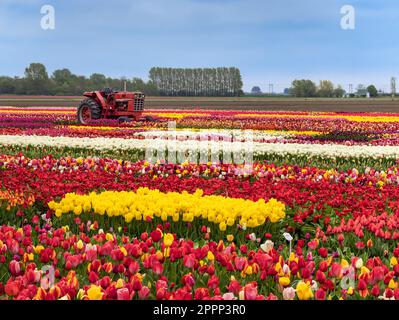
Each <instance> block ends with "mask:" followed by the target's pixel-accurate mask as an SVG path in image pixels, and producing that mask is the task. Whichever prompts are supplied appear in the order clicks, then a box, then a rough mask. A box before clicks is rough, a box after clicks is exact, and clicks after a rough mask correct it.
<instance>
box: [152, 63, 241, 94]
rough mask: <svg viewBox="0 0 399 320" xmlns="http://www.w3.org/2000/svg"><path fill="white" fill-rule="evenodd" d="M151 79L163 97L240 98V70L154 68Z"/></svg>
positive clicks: (232, 68)
mask: <svg viewBox="0 0 399 320" xmlns="http://www.w3.org/2000/svg"><path fill="white" fill-rule="evenodd" d="M149 79H150V81H151V82H152V83H154V84H155V85H156V86H157V88H158V90H159V94H160V95H162V96H240V95H242V94H243V90H242V86H243V83H242V78H241V73H240V70H239V69H238V68H234V67H231V68H158V67H156V68H152V69H151V70H150V72H149Z"/></svg>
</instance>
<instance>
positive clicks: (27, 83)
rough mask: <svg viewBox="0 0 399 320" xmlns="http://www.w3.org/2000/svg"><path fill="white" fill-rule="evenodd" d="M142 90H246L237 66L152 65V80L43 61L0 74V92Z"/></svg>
mask: <svg viewBox="0 0 399 320" xmlns="http://www.w3.org/2000/svg"><path fill="white" fill-rule="evenodd" d="M125 83H126V88H127V90H129V91H142V92H144V93H145V94H146V95H151V96H157V95H166V96H238V95H241V94H242V93H243V91H242V80H241V74H240V70H239V69H237V68H204V69H179V68H152V69H151V70H150V73H149V80H148V81H144V80H142V79H140V78H133V79H127V78H123V77H122V78H120V79H115V78H111V77H106V76H105V75H103V74H101V73H93V74H92V75H90V76H89V77H85V76H80V75H76V74H73V73H72V72H71V71H70V70H69V69H66V68H64V69H58V70H55V71H54V72H53V73H52V74H51V75H49V74H48V72H47V70H46V67H45V66H44V65H43V64H41V63H31V64H30V65H29V66H28V67H27V68H26V69H25V73H24V77H8V76H0V94H17V95H81V94H82V93H83V92H84V91H94V90H99V89H102V88H106V87H109V88H113V89H116V90H122V89H123V88H124V85H125Z"/></svg>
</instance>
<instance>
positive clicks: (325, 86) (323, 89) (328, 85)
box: [317, 80, 334, 98]
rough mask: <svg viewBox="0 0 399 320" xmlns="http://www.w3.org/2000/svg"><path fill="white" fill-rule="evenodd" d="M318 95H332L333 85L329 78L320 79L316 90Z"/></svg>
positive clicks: (328, 96) (326, 96) (327, 96)
mask: <svg viewBox="0 0 399 320" xmlns="http://www.w3.org/2000/svg"><path fill="white" fill-rule="evenodd" d="M317 95H318V96H319V97H325V98H330V97H332V96H333V95H334V85H333V83H332V82H331V81H329V80H321V81H320V85H319V87H318V90H317Z"/></svg>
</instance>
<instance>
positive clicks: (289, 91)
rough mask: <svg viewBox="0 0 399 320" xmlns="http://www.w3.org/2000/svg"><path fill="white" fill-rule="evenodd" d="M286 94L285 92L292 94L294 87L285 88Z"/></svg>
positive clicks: (288, 94)
mask: <svg viewBox="0 0 399 320" xmlns="http://www.w3.org/2000/svg"><path fill="white" fill-rule="evenodd" d="M284 94H285V95H286V96H290V95H292V89H291V88H285V89H284Z"/></svg>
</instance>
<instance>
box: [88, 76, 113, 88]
mask: <svg viewBox="0 0 399 320" xmlns="http://www.w3.org/2000/svg"><path fill="white" fill-rule="evenodd" d="M89 80H90V85H91V89H92V90H100V89H103V88H105V87H108V82H107V78H106V77H105V75H103V74H101V73H93V74H92V75H91V76H90V78H89Z"/></svg>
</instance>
